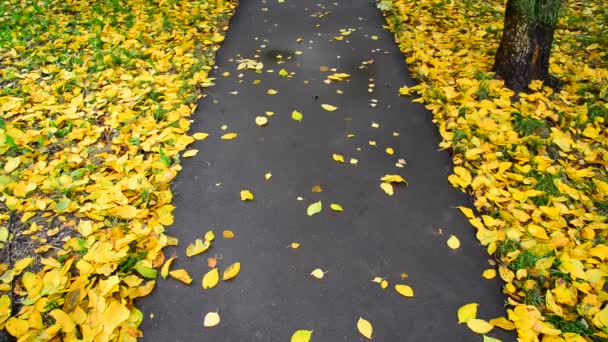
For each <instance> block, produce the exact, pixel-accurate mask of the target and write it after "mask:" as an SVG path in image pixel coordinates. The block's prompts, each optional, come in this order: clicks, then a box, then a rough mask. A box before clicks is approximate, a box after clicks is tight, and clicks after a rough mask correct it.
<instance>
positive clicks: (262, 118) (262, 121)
mask: <svg viewBox="0 0 608 342" xmlns="http://www.w3.org/2000/svg"><path fill="white" fill-rule="evenodd" d="M267 123H268V118H266V117H265V116H256V117H255V124H256V125H258V126H266V124H267Z"/></svg>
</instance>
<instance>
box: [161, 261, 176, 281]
mask: <svg viewBox="0 0 608 342" xmlns="http://www.w3.org/2000/svg"><path fill="white" fill-rule="evenodd" d="M173 260H175V257H172V258H169V260H167V261H165V264H164V265H163V267H162V268H161V269H160V276H161V277H163V279H166V278H167V276H168V275H169V268H170V267H171V264H172V263H173Z"/></svg>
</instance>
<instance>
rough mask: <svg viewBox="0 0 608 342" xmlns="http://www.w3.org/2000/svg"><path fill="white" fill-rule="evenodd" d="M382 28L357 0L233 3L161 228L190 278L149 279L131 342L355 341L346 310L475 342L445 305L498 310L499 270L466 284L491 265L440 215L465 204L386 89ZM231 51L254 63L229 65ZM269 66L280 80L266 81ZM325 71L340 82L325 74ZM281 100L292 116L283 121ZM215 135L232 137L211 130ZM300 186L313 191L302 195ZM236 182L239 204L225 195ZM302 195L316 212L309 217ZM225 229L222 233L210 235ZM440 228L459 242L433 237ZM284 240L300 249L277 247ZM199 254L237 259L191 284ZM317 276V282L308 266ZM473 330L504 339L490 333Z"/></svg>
mask: <svg viewBox="0 0 608 342" xmlns="http://www.w3.org/2000/svg"><path fill="white" fill-rule="evenodd" d="M383 24H384V19H383V18H382V16H381V14H380V12H379V11H378V10H377V9H376V8H375V4H374V3H373V2H371V1H369V0H349V1H345V0H342V1H339V2H333V1H326V0H317V1H305V0H285V1H284V2H281V3H279V2H278V1H277V0H268V1H261V0H251V1H250V0H243V1H241V4H240V7H239V8H238V9H237V12H236V14H235V15H234V17H233V18H232V21H231V27H230V30H229V31H228V35H227V38H226V40H225V42H224V43H223V46H222V48H221V50H220V51H219V53H218V55H217V59H216V64H217V67H216V69H214V70H213V72H212V73H211V76H213V77H216V78H217V80H216V86H214V87H212V88H209V89H207V91H206V94H207V95H206V97H205V98H203V99H202V100H201V101H200V103H199V105H198V109H197V112H196V113H195V115H194V116H193V120H194V123H193V125H192V126H193V127H192V132H193V133H194V132H207V133H209V134H210V136H209V137H208V138H207V139H206V140H203V141H198V142H196V143H195V144H193V146H192V148H196V149H198V150H199V153H198V154H197V155H196V156H195V157H193V158H187V159H184V160H183V164H182V165H183V170H182V171H181V172H180V174H179V175H178V177H177V179H176V181H175V183H174V192H175V200H174V204H175V205H176V207H177V208H176V210H175V211H174V215H175V223H174V225H173V226H171V227H169V228H168V232H169V235H171V236H175V237H177V238H178V239H179V241H180V246H178V247H176V248H168V249H166V250H165V251H166V254H167V255H168V256H171V255H176V256H177V257H178V258H177V260H176V261H175V262H174V264H173V266H172V269H178V268H184V269H186V270H188V272H189V273H190V275H191V276H192V278H193V279H194V281H193V283H192V284H190V285H184V284H182V283H180V282H178V281H177V280H175V279H169V278H168V279H167V280H162V279H161V280H159V282H158V283H157V287H156V289H155V291H154V292H153V293H152V295H150V296H148V297H146V298H144V299H143V300H141V301H139V303H138V304H139V306H140V308H141V309H142V310H143V312H144V315H145V320H144V323H143V324H142V327H141V328H142V330H143V332H144V335H145V336H144V339H143V340H144V341H205V342H207V341H214V342H244V341H269V342H274V341H289V339H290V337H291V335H292V334H293V333H294V332H295V331H296V330H299V329H306V330H314V335H313V338H312V341H315V342H322V341H328V342H330V341H333V342H337V341H364V340H365V338H364V337H362V336H361V335H360V334H359V333H358V332H357V330H356V322H357V320H358V318H359V317H363V318H365V319H367V320H369V321H370V322H371V323H372V324H373V326H374V335H373V337H374V340H376V341H387V342H396V341H481V340H482V337H481V335H478V334H475V333H472V332H471V331H470V330H469V329H468V328H467V327H466V325H458V324H457V323H458V320H457V316H456V312H457V309H458V308H459V307H460V306H461V305H464V304H467V303H470V302H476V303H479V304H480V306H479V309H478V318H483V319H486V320H489V319H491V318H495V317H499V316H504V315H505V312H504V306H503V305H504V300H505V298H504V297H503V296H502V294H501V291H500V285H501V284H500V282H499V280H496V279H495V280H486V279H484V278H482V277H481V273H482V271H483V270H484V269H487V268H490V267H491V266H490V265H489V264H488V256H487V254H486V252H485V251H484V247H483V246H480V245H479V243H478V241H477V240H476V239H475V236H474V228H473V227H472V226H470V225H469V223H468V222H467V221H466V219H465V218H464V217H463V216H462V214H461V213H460V212H459V210H458V209H456V208H455V207H456V206H459V205H465V206H469V207H470V206H471V202H470V199H469V197H468V196H467V195H465V194H463V193H460V192H459V191H457V190H455V189H453V188H452V187H451V185H450V184H449V183H448V181H447V177H448V175H449V174H450V171H451V168H452V163H451V159H450V155H449V152H447V151H438V143H439V141H440V138H439V135H438V132H437V129H436V127H435V126H434V124H433V123H432V114H431V113H430V112H428V111H427V110H425V109H424V107H423V105H421V104H418V103H413V102H412V100H414V99H415V98H414V97H410V98H408V97H400V96H398V89H399V87H401V86H403V85H406V84H407V85H413V84H414V82H413V81H412V79H411V78H410V77H409V76H408V75H409V74H408V71H407V69H406V65H405V62H404V56H403V55H402V54H401V53H400V52H399V50H398V47H397V45H396V44H395V43H394V40H393V37H392V34H391V33H390V32H388V31H385V30H383V28H382V26H383ZM341 29H342V30H343V31H342V33H343V34H341V31H340V30H341ZM351 29H352V30H351ZM344 30H346V31H344ZM348 32H350V33H348ZM335 37H343V38H342V40H336V39H335ZM299 38H301V40H299ZM241 59H251V60H255V61H259V62H262V63H263V69H262V70H261V72H259V73H256V72H255V71H253V70H237V66H238V64H239V60H241ZM325 67H327V68H328V69H329V70H326V71H322V70H325V69H326V68H325ZM281 69H285V70H286V71H288V72H290V73H293V74H292V75H291V77H281V76H280V75H279V70H281ZM270 71H272V72H270ZM225 72H229V73H230V75H227V74H225ZM336 72H338V73H348V74H349V75H350V77H349V78H348V79H347V80H345V81H342V82H332V83H330V84H328V83H326V82H324V80H326V79H327V76H328V75H331V74H334V73H336ZM255 80H260V81H261V82H259V83H258V82H254V81H255ZM254 83H258V84H254ZM370 84H373V86H371V85H370ZM268 89H274V90H276V91H278V93H277V94H275V95H269V94H268V93H267V91H268ZM337 90H340V91H341V92H342V94H339V93H338V92H337ZM321 104H331V105H333V106H336V107H338V109H337V110H336V111H333V112H329V111H326V110H324V109H322V108H321ZM294 110H297V111H299V112H301V113H302V114H303V120H302V121H301V122H297V121H295V120H293V119H292V118H291V113H292V111H294ZM266 111H272V112H273V113H274V115H273V116H267V118H268V124H267V125H266V126H264V127H260V126H258V125H256V123H255V121H254V120H255V117H256V116H266V114H265V112H266ZM222 128H224V129H222ZM229 132H234V133H238V137H237V138H236V139H233V140H221V139H220V136H221V135H222V134H225V133H229ZM395 132H396V133H398V135H397V134H395ZM349 134H354V137H350V138H349V137H347V136H348V135H349ZM370 141H373V142H375V145H376V146H372V145H370ZM387 147H390V148H392V149H393V150H394V154H393V155H389V154H387V153H386V152H385V149H386V148H387ZM334 153H336V154H340V155H343V156H344V158H345V163H338V162H336V161H334V160H333V159H332V155H333V154H334ZM351 158H354V159H356V160H357V161H358V162H357V164H356V165H354V164H351ZM400 159H403V160H401V162H402V163H403V161H405V162H406V164H405V166H404V167H402V168H399V167H397V166H396V163H397V162H398V161H399V160H400ZM268 172H270V173H271V174H272V178H270V179H269V180H266V179H265V177H264V175H265V174H266V173H268ZM386 174H399V175H401V176H403V177H404V178H405V179H406V180H407V181H408V182H409V185H408V186H407V187H405V186H396V187H395V194H394V196H388V195H387V194H386V193H384V192H383V191H382V190H381V189H380V187H379V185H380V178H381V177H382V176H384V175H386ZM315 185H319V186H320V187H321V188H322V189H323V191H322V192H312V191H311V189H312V187H313V186H315ZM243 189H249V190H251V191H252V192H253V194H254V195H255V199H254V200H253V201H247V202H243V201H241V200H240V198H239V192H240V191H241V190H243ZM298 198H300V200H299V199H298ZM316 201H322V202H323V206H324V207H323V210H322V211H321V213H319V214H316V215H314V216H308V215H307V214H306V209H307V207H308V205H310V204H311V203H313V202H316ZM330 203H339V204H340V205H342V207H343V208H344V211H343V212H341V213H338V212H334V211H332V210H330V209H329V204H330ZM225 229H230V230H232V231H233V232H234V233H235V235H236V237H235V238H234V239H224V238H222V237H221V232H222V231H223V230H225ZM208 230H214V231H215V233H216V236H217V237H216V240H215V241H214V243H213V247H212V248H211V249H210V250H208V251H207V252H206V253H204V254H202V255H198V256H195V257H192V258H188V257H186V255H185V249H186V246H187V245H188V244H189V243H190V242H192V241H194V240H195V239H196V238H202V237H203V235H204V234H205V232H206V231H208ZM450 235H456V236H457V237H458V238H459V239H460V241H461V244H462V245H461V247H460V248H459V249H457V250H452V249H450V248H448V246H447V245H446V240H447V239H448V237H449V236H450ZM292 242H297V243H300V244H301V245H300V247H299V248H297V249H292V248H287V246H289V245H290V244H291V243H292ZM209 257H216V258H217V259H218V261H219V262H218V267H220V269H221V270H222V269H224V268H225V267H227V266H228V265H230V264H231V263H233V262H235V261H240V262H241V273H240V274H239V275H238V276H237V277H236V278H235V279H234V280H232V281H230V282H220V284H219V285H218V286H217V287H215V288H213V289H208V290H203V289H202V287H201V278H202V276H203V275H204V274H205V273H206V272H207V271H208V270H209V267H208V265H207V258H209ZM316 268H321V269H322V270H323V271H325V272H326V273H325V276H324V277H323V279H315V278H313V277H312V276H311V275H310V273H311V271H312V270H313V269H316ZM402 273H406V274H407V275H408V277H407V278H405V279H402ZM374 277H383V278H386V280H387V281H388V282H389V284H390V285H389V287H388V288H386V289H382V288H381V287H380V285H379V284H377V283H374V282H372V279H373V278H374ZM395 284H406V285H409V286H411V287H412V288H413V290H414V297H413V298H405V297H402V296H400V295H399V294H397V293H396V292H395V291H394V289H393V286H394V285H395ZM216 310H217V311H219V314H220V316H221V319H222V321H221V323H220V324H219V325H218V326H216V327H213V328H203V325H202V317H203V315H204V314H205V313H207V312H210V311H216ZM151 316H153V318H150V317H151ZM489 335H490V336H494V337H499V338H501V339H502V340H503V341H513V340H514V337H513V336H512V335H508V334H504V332H500V331H496V329H495V331H492V332H491V333H489Z"/></svg>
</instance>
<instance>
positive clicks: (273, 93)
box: [266, 89, 279, 95]
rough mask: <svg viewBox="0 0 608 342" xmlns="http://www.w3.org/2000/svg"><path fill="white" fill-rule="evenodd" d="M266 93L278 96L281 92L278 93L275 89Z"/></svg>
mask: <svg viewBox="0 0 608 342" xmlns="http://www.w3.org/2000/svg"><path fill="white" fill-rule="evenodd" d="M266 93H268V95H276V94H278V93H279V92H278V91H276V90H274V89H268V91H267V92H266Z"/></svg>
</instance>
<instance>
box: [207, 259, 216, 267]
mask: <svg viewBox="0 0 608 342" xmlns="http://www.w3.org/2000/svg"><path fill="white" fill-rule="evenodd" d="M215 266H217V258H207V267H210V268H214V267H215Z"/></svg>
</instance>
